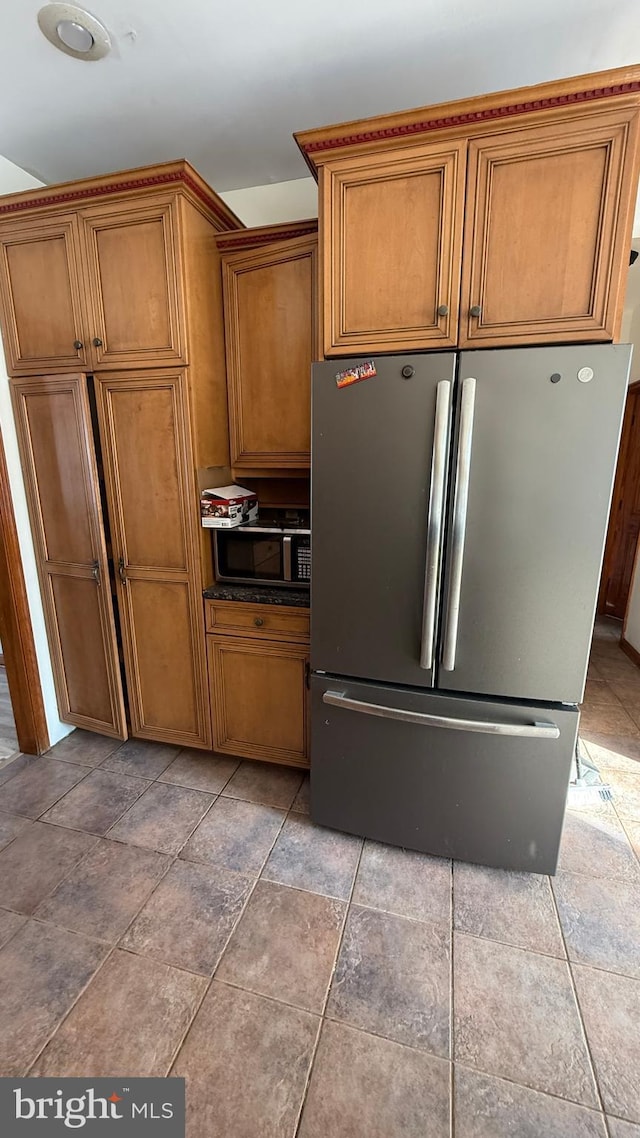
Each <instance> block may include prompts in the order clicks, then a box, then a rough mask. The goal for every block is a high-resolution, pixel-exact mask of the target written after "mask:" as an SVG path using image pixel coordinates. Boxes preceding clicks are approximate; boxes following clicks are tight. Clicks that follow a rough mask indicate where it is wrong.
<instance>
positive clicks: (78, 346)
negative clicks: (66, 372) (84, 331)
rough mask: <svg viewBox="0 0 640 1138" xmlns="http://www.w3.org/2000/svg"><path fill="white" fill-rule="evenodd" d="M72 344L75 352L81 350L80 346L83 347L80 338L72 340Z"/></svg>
mask: <svg viewBox="0 0 640 1138" xmlns="http://www.w3.org/2000/svg"><path fill="white" fill-rule="evenodd" d="M73 346H74V348H75V350H76V352H79V351H81V350H82V348H84V344H83V343H82V340H74V341H73Z"/></svg>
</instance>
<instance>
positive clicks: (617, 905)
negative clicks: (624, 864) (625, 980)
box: [553, 873, 640, 979]
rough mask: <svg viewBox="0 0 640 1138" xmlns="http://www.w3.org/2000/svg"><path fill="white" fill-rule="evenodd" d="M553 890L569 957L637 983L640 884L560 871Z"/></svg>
mask: <svg viewBox="0 0 640 1138" xmlns="http://www.w3.org/2000/svg"><path fill="white" fill-rule="evenodd" d="M553 891H554V893H555V895H556V900H557V902H558V912H559V914H560V921H561V924H562V931H563V933H564V938H565V941H566V944H567V952H568V953H569V959H570V960H575V961H578V962H579V963H580V964H591V965H592V966H593V967H594V968H605V969H606V970H607V971H609V972H623V973H624V974H625V975H626V976H636V977H637V978H639V979H640V884H638V883H630V882H627V881H603V880H601V879H600V880H599V879H597V878H595V877H584V876H582V875H579V874H575V873H560V874H558V876H557V877H555V878H554V880H553Z"/></svg>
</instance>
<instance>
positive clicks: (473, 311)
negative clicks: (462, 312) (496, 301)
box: [469, 304, 482, 316]
mask: <svg viewBox="0 0 640 1138" xmlns="http://www.w3.org/2000/svg"><path fill="white" fill-rule="evenodd" d="M469 315H470V316H482V305H481V304H472V305H471V308H470V309H469Z"/></svg>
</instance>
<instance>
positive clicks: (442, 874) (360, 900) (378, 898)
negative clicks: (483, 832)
mask: <svg viewBox="0 0 640 1138" xmlns="http://www.w3.org/2000/svg"><path fill="white" fill-rule="evenodd" d="M352 900H353V901H354V903H357V904H359V905H367V906H368V907H369V908H370V909H384V910H386V911H387V912H388V913H398V914H399V915H400V916H402V917H413V918H414V920H416V921H443V922H444V923H445V924H446V925H447V926H449V925H450V923H451V862H450V861H448V860H447V859H446V858H440V857H430V856H429V855H428V854H421V853H414V852H413V851H412V850H403V849H398V848H397V847H395V846H385V845H382V844H381V843H379V842H371V841H366V842H365V843H364V848H363V850H362V857H361V858H360V865H359V866H358V873H357V875H356V883H355V886H354V889H353V898H352Z"/></svg>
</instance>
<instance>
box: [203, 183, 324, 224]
mask: <svg viewBox="0 0 640 1138" xmlns="http://www.w3.org/2000/svg"><path fill="white" fill-rule="evenodd" d="M220 197H221V198H223V199H224V201H225V202H226V203H227V205H228V206H230V207H231V209H232V210H233V211H234V213H237V215H238V217H239V218H240V220H241V221H244V223H245V225H276V224H277V222H279V221H300V220H302V219H303V218H305V217H317V216H318V187H317V185H316V183H315V181H314V179H313V178H311V177H309V178H296V179H295V181H291V182H274V183H273V184H272V185H269V186H250V187H249V188H248V189H246V190H226V191H225V193H223V194H220Z"/></svg>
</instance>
